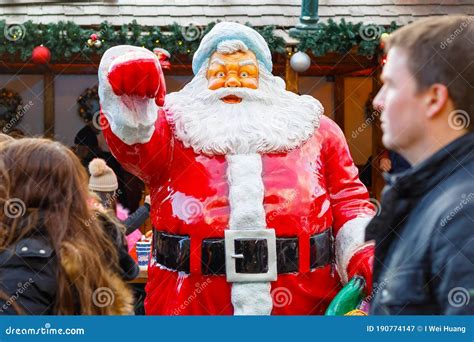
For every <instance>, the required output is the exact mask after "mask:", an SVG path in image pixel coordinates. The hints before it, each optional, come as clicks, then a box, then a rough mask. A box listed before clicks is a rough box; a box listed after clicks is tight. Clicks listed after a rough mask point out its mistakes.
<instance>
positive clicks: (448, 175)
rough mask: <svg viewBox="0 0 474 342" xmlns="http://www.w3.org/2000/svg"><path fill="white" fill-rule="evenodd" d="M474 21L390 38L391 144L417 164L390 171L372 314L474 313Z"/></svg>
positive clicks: (374, 233)
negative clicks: (473, 116)
mask: <svg viewBox="0 0 474 342" xmlns="http://www.w3.org/2000/svg"><path fill="white" fill-rule="evenodd" d="M473 22H474V18H473V17H467V16H445V17H439V18H436V19H426V20H421V21H417V22H415V23H412V24H410V25H407V26H405V27H403V28H401V29H399V30H397V31H395V32H394V33H393V34H392V35H391V36H390V37H389V38H388V41H387V42H386V44H385V46H386V52H387V53H388V55H387V64H386V65H385V67H384V70H383V73H382V77H381V79H382V81H383V83H384V84H383V87H382V89H381V90H380V92H379V93H378V94H377V96H376V98H375V99H374V107H376V108H377V109H379V110H381V112H382V115H381V123H382V130H383V138H382V141H383V143H384V145H385V146H386V147H387V148H388V149H390V150H394V151H395V152H397V153H399V154H401V155H402V156H403V157H404V158H406V159H407V160H408V161H409V162H410V164H411V165H412V168H410V169H408V170H406V171H404V172H402V173H398V174H393V175H386V181H387V186H386V188H385V189H384V192H383V196H382V205H381V207H382V210H381V213H380V215H379V216H377V217H376V218H374V219H373V220H372V222H371V223H370V224H369V225H368V227H367V230H366V240H375V243H376V251H375V262H374V278H373V279H374V284H373V285H374V297H373V300H372V305H371V313H372V314H392V315H397V314H425V315H432V314H445V315H446V314H474V298H472V295H473V293H474V266H473V265H474V152H473V151H474V133H473V126H474V125H473V123H472V121H473V118H472V115H473V113H474V99H473V97H472V95H473V86H474V63H473V61H474V23H473Z"/></svg>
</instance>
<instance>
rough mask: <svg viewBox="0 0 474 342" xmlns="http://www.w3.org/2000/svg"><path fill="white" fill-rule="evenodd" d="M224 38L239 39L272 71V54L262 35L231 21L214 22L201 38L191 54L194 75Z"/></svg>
mask: <svg viewBox="0 0 474 342" xmlns="http://www.w3.org/2000/svg"><path fill="white" fill-rule="evenodd" d="M226 40H240V41H242V42H243V43H244V44H245V45H247V47H248V48H249V49H250V51H252V52H253V53H254V54H255V56H256V57H257V60H258V61H259V62H261V63H262V64H263V65H264V66H265V68H267V70H268V71H270V72H271V71H272V68H273V64H272V54H271V52H270V49H269V48H268V44H267V42H266V41H265V39H263V37H262V36H261V35H260V33H258V32H257V31H255V30H254V29H252V28H250V27H248V26H245V25H242V24H238V23H233V22H221V23H218V24H216V26H214V27H213V28H212V29H211V30H210V31H209V33H208V34H206V35H205V36H204V38H203V39H202V40H201V44H200V45H199V48H198V49H197V51H196V53H195V54H194V56H193V72H194V74H195V75H196V74H197V73H198V72H199V69H201V66H202V64H203V63H204V62H205V61H206V60H207V59H208V58H209V57H211V55H212V54H213V53H214V52H215V51H216V49H217V45H219V43H221V42H223V41H226Z"/></svg>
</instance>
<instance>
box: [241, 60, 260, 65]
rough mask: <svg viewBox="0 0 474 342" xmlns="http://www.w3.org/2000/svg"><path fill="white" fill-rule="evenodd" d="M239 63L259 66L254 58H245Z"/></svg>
mask: <svg viewBox="0 0 474 342" xmlns="http://www.w3.org/2000/svg"><path fill="white" fill-rule="evenodd" d="M239 65H240V66H244V65H255V66H257V63H255V61H254V60H251V59H246V60H243V61H242V62H239Z"/></svg>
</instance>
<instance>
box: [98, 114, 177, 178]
mask: <svg viewBox="0 0 474 342" xmlns="http://www.w3.org/2000/svg"><path fill="white" fill-rule="evenodd" d="M101 116H102V119H101V125H102V131H103V132H104V136H105V140H106V141H107V145H108V146H109V148H110V151H111V152H112V154H113V155H114V157H115V158H116V159H117V160H118V161H119V162H120V164H121V165H122V167H123V168H124V169H125V170H127V171H128V172H130V173H131V174H133V175H135V176H137V177H139V178H140V179H141V180H143V181H144V182H145V183H147V184H150V182H152V180H153V179H158V178H159V176H160V172H161V170H162V169H163V168H164V167H165V165H166V163H167V161H168V158H169V154H170V147H171V146H170V139H171V131H170V128H169V125H168V123H167V121H166V119H165V114H164V112H163V110H161V109H160V113H159V115H158V119H157V120H156V122H155V125H154V131H153V134H152V136H151V138H150V140H149V141H148V142H145V143H135V144H130V145H129V144H127V143H125V142H124V141H123V140H122V139H120V138H119V136H117V135H116V134H114V132H113V131H112V129H111V126H110V124H109V121H108V120H107V118H106V117H105V116H104V115H103V114H101Z"/></svg>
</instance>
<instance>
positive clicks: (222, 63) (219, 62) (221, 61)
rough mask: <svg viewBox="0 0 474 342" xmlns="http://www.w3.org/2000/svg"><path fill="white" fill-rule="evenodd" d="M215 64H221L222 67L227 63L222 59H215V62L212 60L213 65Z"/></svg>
mask: <svg viewBox="0 0 474 342" xmlns="http://www.w3.org/2000/svg"><path fill="white" fill-rule="evenodd" d="M213 63H217V64H220V65H225V62H224V61H223V60H222V59H219V58H214V59H213V60H211V64H213Z"/></svg>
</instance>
